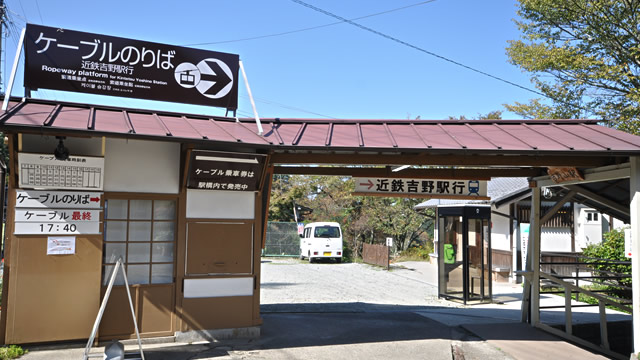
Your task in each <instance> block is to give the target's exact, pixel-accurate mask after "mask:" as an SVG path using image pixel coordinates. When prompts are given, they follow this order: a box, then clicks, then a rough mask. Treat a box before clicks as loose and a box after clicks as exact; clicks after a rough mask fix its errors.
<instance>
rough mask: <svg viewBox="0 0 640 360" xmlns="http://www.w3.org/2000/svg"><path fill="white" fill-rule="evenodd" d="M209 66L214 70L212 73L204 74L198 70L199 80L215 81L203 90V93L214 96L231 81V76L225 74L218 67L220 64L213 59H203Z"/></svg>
mask: <svg viewBox="0 0 640 360" xmlns="http://www.w3.org/2000/svg"><path fill="white" fill-rule="evenodd" d="M205 62H206V63H207V65H208V66H209V68H210V69H211V70H212V71H213V72H214V75H212V74H205V73H203V72H200V81H202V80H204V81H214V82H215V83H214V84H213V85H212V86H211V87H210V88H208V89H207V91H205V92H204V94H205V95H212V96H215V95H216V94H217V93H219V92H220V91H221V90H222V89H224V87H225V86H227V85H229V83H230V82H231V78H230V77H229V76H228V75H227V73H226V72H224V70H222V68H221V67H220V65H219V64H218V63H217V62H215V61H207V60H205Z"/></svg>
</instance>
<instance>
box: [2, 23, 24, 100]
mask: <svg viewBox="0 0 640 360" xmlns="http://www.w3.org/2000/svg"><path fill="white" fill-rule="evenodd" d="M26 31H27V28H26V27H25V28H22V32H21V33H20V40H18V48H17V49H16V57H15V58H14V59H13V67H12V68H11V76H10V77H9V83H8V84H7V91H5V93H4V101H3V102H2V111H7V108H8V107H9V98H11V90H13V82H14V80H15V79H16V72H17V71H18V62H20V54H21V53H22V47H23V45H24V34H25V32H26ZM25 96H26V97H30V96H31V92H30V91H29V93H27V92H25Z"/></svg>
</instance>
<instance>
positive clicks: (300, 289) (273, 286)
mask: <svg viewBox="0 0 640 360" xmlns="http://www.w3.org/2000/svg"><path fill="white" fill-rule="evenodd" d="M436 271H437V269H436V267H435V266H432V265H430V264H428V263H419V262H416V263H413V262H412V263H399V264H393V265H392V268H391V270H390V271H387V270H385V269H382V268H380V267H377V266H371V265H367V264H357V263H351V264H336V263H313V264H309V263H308V262H307V261H300V260H298V259H293V258H285V259H282V258H263V260H262V280H261V293H260V302H261V304H262V306H263V310H266V311H279V310H282V311H284V310H285V309H284V308H283V307H285V306H286V305H289V309H287V310H290V311H291V309H290V308H291V307H295V306H293V305H296V304H297V305H300V304H305V305H306V308H305V307H304V306H303V307H301V306H297V307H296V309H297V310H298V311H312V310H313V309H314V307H313V305H314V304H317V306H316V308H318V309H319V310H322V311H328V310H335V309H334V307H341V308H342V309H343V310H354V311H366V310H368V309H385V308H387V309H390V307H389V305H393V306H404V307H421V306H447V307H451V306H456V305H454V304H452V303H451V302H447V301H443V300H439V299H438V293H437V285H436V284H437V281H436V274H435V273H436ZM293 311H296V310H295V309H294V310H293Z"/></svg>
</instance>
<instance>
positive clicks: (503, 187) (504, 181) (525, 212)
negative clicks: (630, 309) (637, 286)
mask: <svg viewBox="0 0 640 360" xmlns="http://www.w3.org/2000/svg"><path fill="white" fill-rule="evenodd" d="M487 193H488V194H487V195H488V196H489V197H490V198H491V200H446V199H430V200H428V201H425V202H423V203H421V204H419V205H417V206H416V207H415V209H416V210H417V211H421V210H423V209H428V208H432V209H436V210H437V209H438V207H442V206H447V207H451V206H456V205H460V206H463V205H464V204H490V205H491V248H492V252H491V255H492V267H493V271H494V273H495V274H494V275H495V276H494V279H496V280H503V281H504V280H507V276H508V277H511V278H514V270H522V255H523V254H522V251H521V249H522V248H523V241H526V240H523V237H522V236H521V235H522V232H523V231H525V229H526V228H527V224H528V223H529V218H530V209H531V202H530V196H531V191H530V189H529V183H528V180H527V179H526V178H496V179H493V180H491V181H489V182H488V186H487ZM544 195H545V196H544V200H543V201H542V204H541V206H542V208H541V212H542V213H543V214H544V213H546V212H547V211H548V210H549V209H551V208H552V207H553V206H554V205H555V204H556V203H557V201H558V200H559V199H561V196H558V194H556V193H554V192H553V191H552V190H548V191H545V194H544ZM436 224H437V222H436ZM621 227H624V223H623V222H622V221H620V220H618V219H615V218H613V217H611V216H609V215H605V214H602V213H601V212H599V211H598V210H597V209H594V208H590V207H588V206H586V205H583V204H580V203H577V202H574V201H569V202H567V203H566V204H565V205H564V206H563V207H562V208H561V209H560V210H558V211H557V212H556V214H555V215H554V216H553V217H551V219H549V221H547V222H546V223H544V224H543V225H542V233H541V237H542V239H541V251H542V253H543V256H544V255H545V253H547V254H549V253H555V254H558V253H560V254H563V253H564V254H575V253H580V252H582V249H584V248H585V247H586V246H588V245H589V244H595V243H600V242H602V235H603V234H604V233H606V232H608V231H610V230H611V229H616V228H621ZM434 231H435V233H434V234H433V239H434V249H435V251H434V252H435V253H434V254H432V259H433V260H435V258H437V256H438V254H437V249H438V246H437V239H438V233H437V232H438V229H437V226H436V227H435V230H434ZM527 231H528V230H527ZM524 238H525V239H526V235H525V237H524Z"/></svg>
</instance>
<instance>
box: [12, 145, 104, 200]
mask: <svg viewBox="0 0 640 360" xmlns="http://www.w3.org/2000/svg"><path fill="white" fill-rule="evenodd" d="M18 169H20V172H19V176H18V187H19V188H21V189H51V190H90V191H102V190H103V189H104V157H99V156H75V155H72V156H69V158H68V159H67V160H57V159H56V158H55V156H54V155H53V154H36V153H24V152H20V153H18ZM43 177H44V178H45V179H43ZM79 182H81V184H78V183H79ZM92 183H93V184H95V183H97V186H91V184H92ZM74 184H76V185H75V186H74Z"/></svg>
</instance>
